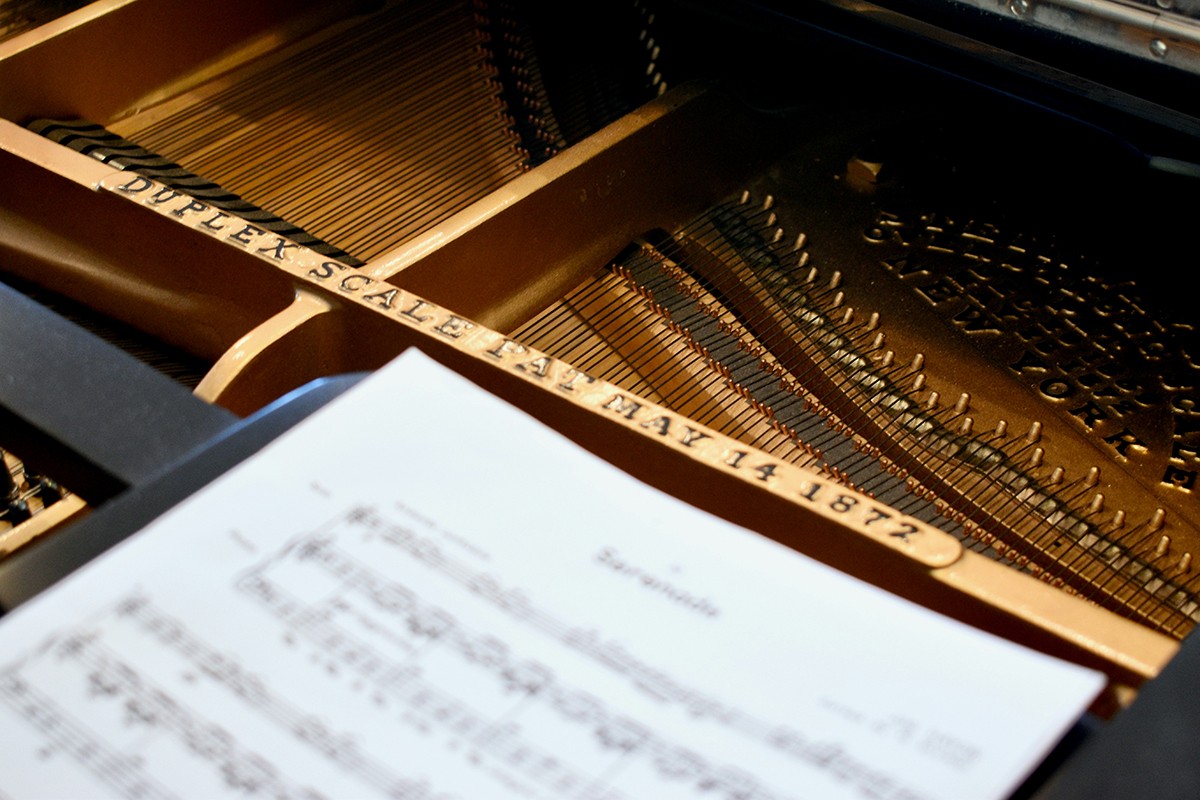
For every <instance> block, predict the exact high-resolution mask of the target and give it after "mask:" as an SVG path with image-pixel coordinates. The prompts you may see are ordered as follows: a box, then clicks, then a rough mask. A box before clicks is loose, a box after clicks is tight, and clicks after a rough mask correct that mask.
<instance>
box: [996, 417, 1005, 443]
mask: <svg viewBox="0 0 1200 800" xmlns="http://www.w3.org/2000/svg"><path fill="white" fill-rule="evenodd" d="M1006 433H1008V422H1007V421H1005V420H1000V421H999V422H997V423H996V430H995V431H994V434H995V436H996V438H997V439H1003V438H1004V434H1006Z"/></svg>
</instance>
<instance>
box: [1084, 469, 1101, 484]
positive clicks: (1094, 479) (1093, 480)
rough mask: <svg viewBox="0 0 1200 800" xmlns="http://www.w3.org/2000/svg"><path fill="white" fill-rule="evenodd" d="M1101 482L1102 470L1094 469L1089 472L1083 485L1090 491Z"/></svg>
mask: <svg viewBox="0 0 1200 800" xmlns="http://www.w3.org/2000/svg"><path fill="white" fill-rule="evenodd" d="M1099 482H1100V468H1099V467H1092V468H1090V469H1089V470H1088V471H1087V476H1085V477H1084V479H1083V485H1084V486H1086V487H1088V488H1089V489H1090V488H1092V487H1093V486H1095V485H1096V484H1098V483H1099Z"/></svg>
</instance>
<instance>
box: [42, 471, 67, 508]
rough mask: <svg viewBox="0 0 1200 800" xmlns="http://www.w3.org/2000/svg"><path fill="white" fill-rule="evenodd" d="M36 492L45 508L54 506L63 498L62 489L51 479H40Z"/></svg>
mask: <svg viewBox="0 0 1200 800" xmlns="http://www.w3.org/2000/svg"><path fill="white" fill-rule="evenodd" d="M36 491H37V496H38V499H40V500H41V501H42V505H44V506H52V505H54V504H55V503H57V502H58V501H59V500H62V498H63V491H62V487H61V486H59V485H58V482H57V481H54V480H51V479H50V478H45V477H39V478H38V479H37V489H36Z"/></svg>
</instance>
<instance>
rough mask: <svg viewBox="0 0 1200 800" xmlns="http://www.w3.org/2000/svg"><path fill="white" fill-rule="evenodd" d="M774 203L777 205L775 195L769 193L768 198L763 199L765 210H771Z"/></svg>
mask: <svg viewBox="0 0 1200 800" xmlns="http://www.w3.org/2000/svg"><path fill="white" fill-rule="evenodd" d="M773 205H775V195H773V194H769V195H767V198H766V199H765V200H763V204H762V207H763V211H770V210H771V206H773Z"/></svg>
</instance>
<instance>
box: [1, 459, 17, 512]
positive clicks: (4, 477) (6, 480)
mask: <svg viewBox="0 0 1200 800" xmlns="http://www.w3.org/2000/svg"><path fill="white" fill-rule="evenodd" d="M16 494H17V484H16V483H15V482H14V481H13V476H12V473H11V472H9V471H8V462H7V461H5V460H4V451H3V450H0V500H5V499H8V498H11V497H16Z"/></svg>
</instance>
